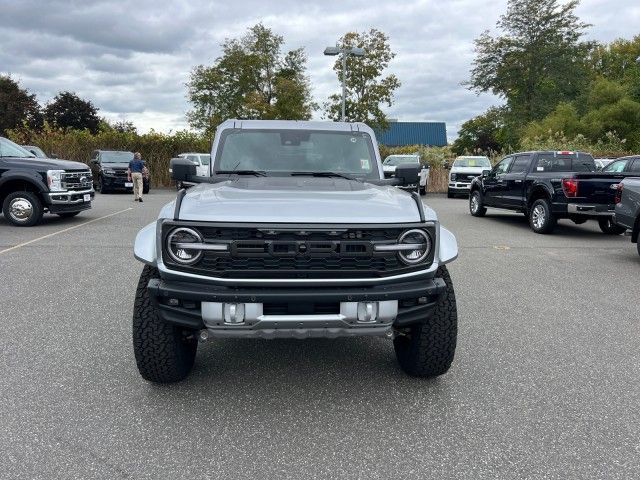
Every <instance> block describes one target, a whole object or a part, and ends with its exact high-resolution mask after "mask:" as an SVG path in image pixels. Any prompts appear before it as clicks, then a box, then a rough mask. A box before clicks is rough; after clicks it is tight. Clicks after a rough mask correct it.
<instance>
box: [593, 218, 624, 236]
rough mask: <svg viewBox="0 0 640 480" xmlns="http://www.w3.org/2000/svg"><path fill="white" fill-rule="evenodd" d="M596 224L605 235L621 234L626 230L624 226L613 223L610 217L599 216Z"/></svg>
mask: <svg viewBox="0 0 640 480" xmlns="http://www.w3.org/2000/svg"><path fill="white" fill-rule="evenodd" d="M598 225H599V226H600V230H602V233H606V234H607V235H622V234H623V233H624V232H626V231H627V229H626V228H624V227H621V226H620V225H616V224H615V223H613V221H612V220H611V218H601V219H600V220H598Z"/></svg>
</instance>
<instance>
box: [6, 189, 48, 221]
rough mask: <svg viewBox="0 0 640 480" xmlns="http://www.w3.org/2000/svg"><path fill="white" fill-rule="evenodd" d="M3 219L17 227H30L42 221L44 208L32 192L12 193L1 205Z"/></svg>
mask: <svg viewBox="0 0 640 480" xmlns="http://www.w3.org/2000/svg"><path fill="white" fill-rule="evenodd" d="M2 213H3V214H4V218H6V219H7V220H9V222H11V223H12V224H13V225H15V226H17V227H32V226H34V225H36V224H38V223H39V222H40V220H42V214H43V213H44V208H43V207H42V202H41V201H40V199H39V198H38V195H36V194H35V193H33V192H13V193H10V194H9V195H7V196H6V198H5V199H4V202H3V204H2Z"/></svg>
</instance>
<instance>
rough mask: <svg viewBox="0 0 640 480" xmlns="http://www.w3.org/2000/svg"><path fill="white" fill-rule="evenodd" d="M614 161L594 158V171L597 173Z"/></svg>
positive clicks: (613, 159)
mask: <svg viewBox="0 0 640 480" xmlns="http://www.w3.org/2000/svg"><path fill="white" fill-rule="evenodd" d="M613 161H615V158H596V159H594V162H595V164H596V170H597V171H598V172H600V171H602V170H603V169H604V168H605V167H606V166H607V165H609V164H610V163H611V162H613Z"/></svg>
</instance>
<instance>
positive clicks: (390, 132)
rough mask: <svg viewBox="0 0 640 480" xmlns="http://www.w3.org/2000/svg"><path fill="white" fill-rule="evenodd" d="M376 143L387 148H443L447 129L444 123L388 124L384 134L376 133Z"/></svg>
mask: <svg viewBox="0 0 640 480" xmlns="http://www.w3.org/2000/svg"><path fill="white" fill-rule="evenodd" d="M376 138H377V139H378V142H380V143H381V144H382V145H386V146H387V147H402V146H405V145H428V146H431V147H444V146H445V145H446V144H447V127H446V125H445V123H444V122H395V121H390V122H389V128H388V129H387V130H386V131H385V132H379V131H376Z"/></svg>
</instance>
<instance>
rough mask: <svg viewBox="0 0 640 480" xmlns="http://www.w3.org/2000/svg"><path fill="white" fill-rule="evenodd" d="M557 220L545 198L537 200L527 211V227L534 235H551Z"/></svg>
mask: <svg viewBox="0 0 640 480" xmlns="http://www.w3.org/2000/svg"><path fill="white" fill-rule="evenodd" d="M557 223H558V219H557V218H556V217H555V216H554V215H553V213H552V212H551V204H550V203H549V200H547V199H546V198H539V199H538V200H536V201H535V202H533V204H532V205H531V208H530V209H529V225H530V226H531V229H532V230H533V231H534V232H536V233H551V232H553V229H554V228H556V224H557Z"/></svg>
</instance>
